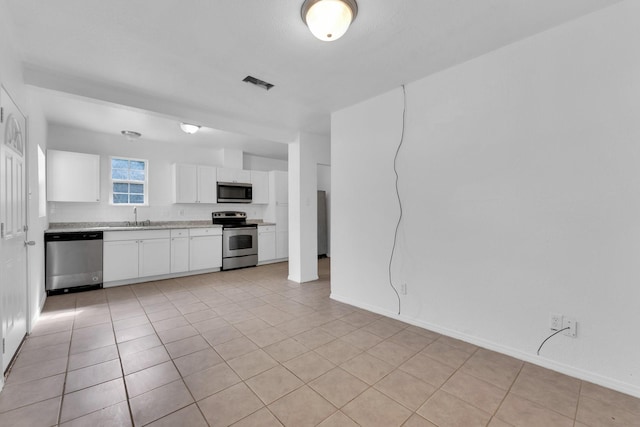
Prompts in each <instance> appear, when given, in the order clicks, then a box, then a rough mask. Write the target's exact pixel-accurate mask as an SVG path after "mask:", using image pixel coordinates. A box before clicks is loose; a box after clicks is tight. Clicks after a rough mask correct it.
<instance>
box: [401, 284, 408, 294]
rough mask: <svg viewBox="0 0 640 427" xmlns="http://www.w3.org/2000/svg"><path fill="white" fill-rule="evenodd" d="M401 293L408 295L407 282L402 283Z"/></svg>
mask: <svg viewBox="0 0 640 427" xmlns="http://www.w3.org/2000/svg"><path fill="white" fill-rule="evenodd" d="M400 293H401V294H402V295H406V294H407V284H406V283H403V284H401V285H400Z"/></svg>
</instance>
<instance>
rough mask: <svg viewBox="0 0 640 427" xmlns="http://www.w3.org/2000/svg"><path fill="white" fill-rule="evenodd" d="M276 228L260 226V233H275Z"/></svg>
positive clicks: (273, 226)
mask: <svg viewBox="0 0 640 427" xmlns="http://www.w3.org/2000/svg"><path fill="white" fill-rule="evenodd" d="M275 232H276V226H275V225H259V226H258V233H275Z"/></svg>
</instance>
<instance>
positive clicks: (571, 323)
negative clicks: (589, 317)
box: [562, 317, 578, 338]
mask: <svg viewBox="0 0 640 427" xmlns="http://www.w3.org/2000/svg"><path fill="white" fill-rule="evenodd" d="M577 327H578V322H576V319H573V318H571V317H565V318H564V319H563V321H562V328H563V329H564V328H569V329H567V330H566V331H564V332H563V334H565V335H566V336H568V337H572V338H575V337H576V336H577V335H578V333H577Z"/></svg>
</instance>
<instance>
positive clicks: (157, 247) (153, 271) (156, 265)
mask: <svg viewBox="0 0 640 427" xmlns="http://www.w3.org/2000/svg"><path fill="white" fill-rule="evenodd" d="M169 235H170V233H169V230H136V231H108V232H105V233H104V243H103V245H104V246H103V266H102V270H103V280H104V282H115V281H121V280H128V279H135V278H138V277H147V276H158V275H162V274H168V273H169V262H170V259H171V243H170V240H169Z"/></svg>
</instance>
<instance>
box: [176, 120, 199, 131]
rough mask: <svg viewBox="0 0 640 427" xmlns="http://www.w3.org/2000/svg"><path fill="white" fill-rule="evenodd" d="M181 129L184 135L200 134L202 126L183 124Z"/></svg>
mask: <svg viewBox="0 0 640 427" xmlns="http://www.w3.org/2000/svg"><path fill="white" fill-rule="evenodd" d="M180 129H182V132H184V133H188V134H192V133H196V132H198V130H200V126H198V125H192V124H189V123H184V122H182V123H180Z"/></svg>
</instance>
